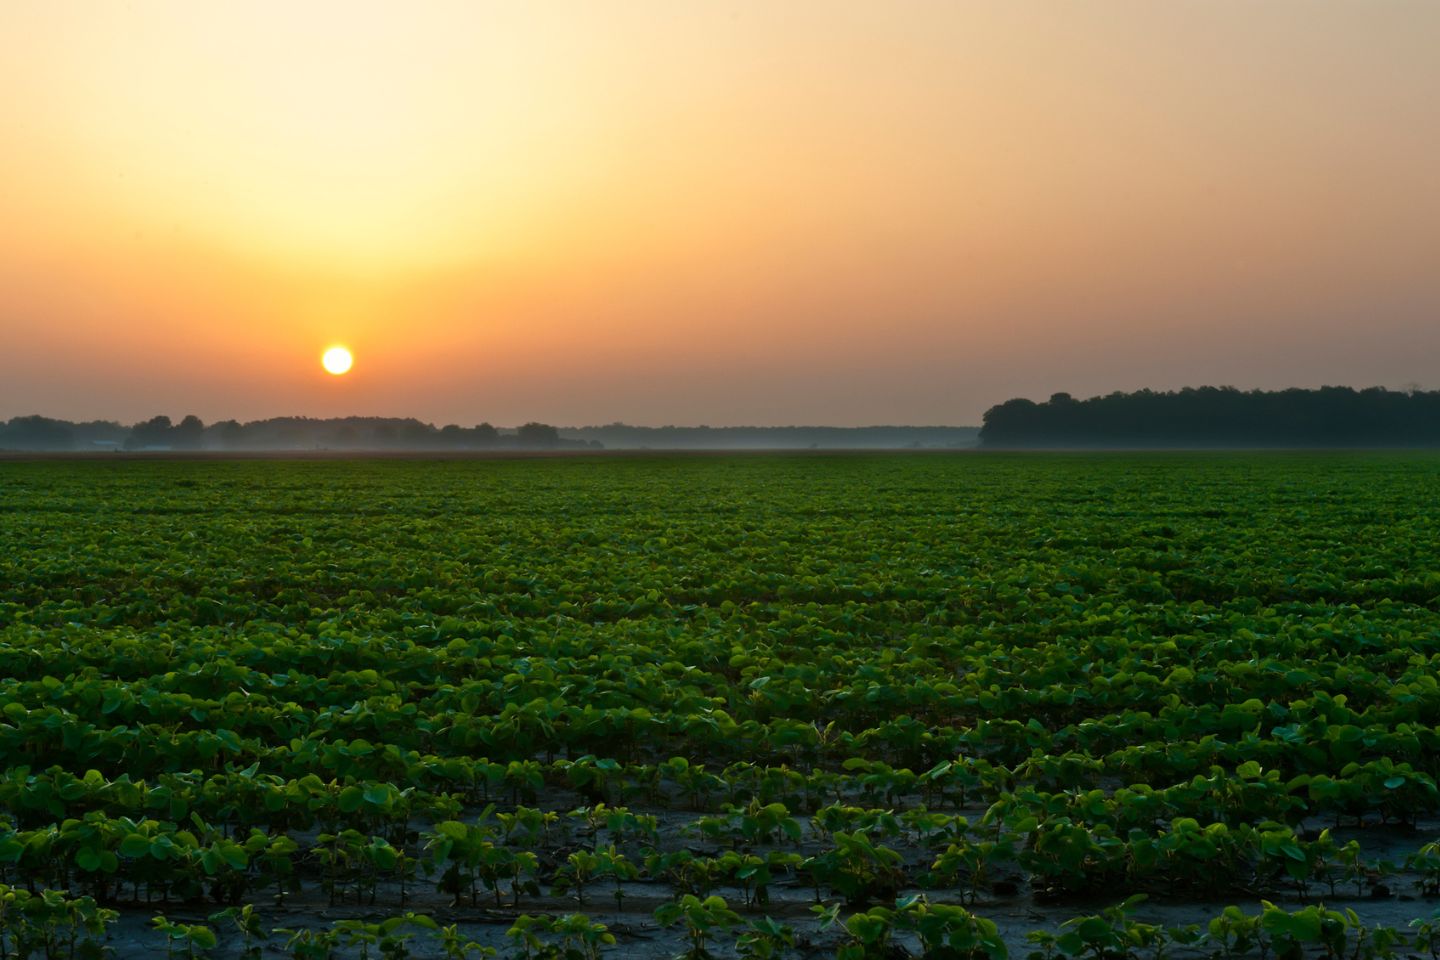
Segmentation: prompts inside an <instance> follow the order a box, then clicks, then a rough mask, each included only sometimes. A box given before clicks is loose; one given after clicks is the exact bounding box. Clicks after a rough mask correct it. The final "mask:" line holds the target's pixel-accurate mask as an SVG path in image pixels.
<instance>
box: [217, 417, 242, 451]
mask: <svg viewBox="0 0 1440 960" xmlns="http://www.w3.org/2000/svg"><path fill="white" fill-rule="evenodd" d="M210 433H211V434H212V435H213V436H214V437H215V443H216V445H217V446H219V447H220V448H221V449H230V448H233V447H238V446H240V445H241V444H242V443H243V441H244V439H245V428H244V427H242V426H240V422H239V421H238V420H221V421H219V422H218V423H212V424H210Z"/></svg>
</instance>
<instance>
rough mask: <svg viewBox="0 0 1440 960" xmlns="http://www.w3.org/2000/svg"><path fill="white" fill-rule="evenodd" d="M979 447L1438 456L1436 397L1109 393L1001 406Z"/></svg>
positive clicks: (991, 414) (1347, 392)
mask: <svg viewBox="0 0 1440 960" xmlns="http://www.w3.org/2000/svg"><path fill="white" fill-rule="evenodd" d="M980 442H981V445H982V446H985V447H1142V446H1163V447H1429V446H1440V391H1397V390H1387V389H1385V388H1383V387H1370V388H1368V389H1365V390H1355V389H1353V388H1350V387H1321V388H1319V389H1318V390H1300V389H1291V390H1274V391H1265V390H1249V391H1241V390H1237V389H1235V388H1234V387H1195V388H1191V387H1187V388H1186V389H1184V390H1174V391H1168V392H1163V393H1162V392H1156V391H1152V390H1139V391H1136V392H1135V393H1112V394H1109V395H1107V396H1103V397H1091V398H1090V399H1089V400H1076V399H1075V398H1073V397H1071V396H1070V395H1069V394H1068V393H1057V394H1055V395H1054V396H1052V397H1051V398H1050V399H1049V400H1047V401H1045V402H1043V403H1035V402H1034V401H1031V400H1010V401H1007V402H1005V403H1002V404H1000V405H999V406H995V407H991V408H990V409H989V410H987V411H986V412H985V419H984V426H982V427H981V429H980Z"/></svg>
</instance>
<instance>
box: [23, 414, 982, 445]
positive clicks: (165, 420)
mask: <svg viewBox="0 0 1440 960" xmlns="http://www.w3.org/2000/svg"><path fill="white" fill-rule="evenodd" d="M977 433H978V428H977V427H632V426H627V425H626V424H623V423H614V424H610V425H609V426H603V427H559V428H557V427H553V426H550V425H549V424H544V423H527V424H524V425H522V426H519V427H515V428H513V429H508V430H507V429H499V428H496V427H493V426H491V425H490V424H488V423H482V424H479V425H478V426H473V427H462V426H459V425H458V424H453V423H452V424H447V425H446V426H443V427H436V426H434V425H433V424H429V423H425V422H424V421H421V420H416V419H413V418H395V417H340V418H333V419H328V420H319V419H311V418H309V417H276V418H274V419H270V420H255V421H252V422H250V423H239V422H237V421H235V420H221V421H219V422H217V423H212V424H208V425H207V424H205V423H203V422H202V421H201V420H200V418H199V417H195V416H187V417H184V418H183V419H181V420H180V421H179V422H178V423H177V422H175V421H172V420H171V419H170V418H169V417H167V416H158V417H152V418H150V419H149V420H145V421H143V422H141V423H137V424H135V425H133V426H123V425H121V424H119V423H114V422H111V421H101V420H97V421H92V422H89V423H71V422H69V421H66V420H52V419H50V418H48V417H38V416H29V417H16V418H15V419H13V420H11V421H10V422H8V423H3V422H0V450H36V451H47V450H53V451H87V450H88V451H103V450H128V451H157V452H158V451H167V450H222V451H223V450H243V451H264V450H276V451H284V450H358V451H364V450H586V449H591V450H593V449H601V448H609V449H617V450H645V449H652V450H767V449H768V450H803V449H831V450H834V449H892V450H893V449H906V448H910V449H914V448H926V449H935V448H954V447H970V446H974V445H975V437H976V434H977Z"/></svg>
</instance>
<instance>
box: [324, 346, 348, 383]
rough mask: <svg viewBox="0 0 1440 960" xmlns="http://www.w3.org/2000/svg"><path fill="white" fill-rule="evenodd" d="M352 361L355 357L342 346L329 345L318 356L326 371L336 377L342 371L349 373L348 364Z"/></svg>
mask: <svg viewBox="0 0 1440 960" xmlns="http://www.w3.org/2000/svg"><path fill="white" fill-rule="evenodd" d="M354 362H355V358H354V357H352V356H351V355H350V351H349V350H346V349H345V348H344V347H331V348H330V349H328V350H326V351H325V354H324V355H323V356H322V357H321V358H320V363H321V365H322V366H324V368H325V370H326V372H328V373H333V374H335V376H337V377H338V376H339V375H340V374H342V373H349V372H350V365H351V364H353V363H354Z"/></svg>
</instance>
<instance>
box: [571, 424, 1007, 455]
mask: <svg viewBox="0 0 1440 960" xmlns="http://www.w3.org/2000/svg"><path fill="white" fill-rule="evenodd" d="M978 433H979V428H978V427H703V426H701V427H632V426H630V425H628V424H624V423H612V424H608V425H606V426H603V427H561V428H560V435H561V436H562V437H571V438H574V439H577V440H595V441H598V442H600V443H603V444H604V445H605V448H606V449H608V450H646V449H649V450H804V449H811V448H813V449H822V450H863V449H872V450H900V449H914V448H923V449H953V448H958V447H973V446H974V445H975V443H976V435H977V434H978Z"/></svg>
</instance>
